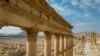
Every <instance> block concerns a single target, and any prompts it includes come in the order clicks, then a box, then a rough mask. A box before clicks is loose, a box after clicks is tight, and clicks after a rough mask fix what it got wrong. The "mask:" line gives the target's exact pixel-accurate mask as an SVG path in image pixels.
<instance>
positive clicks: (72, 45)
mask: <svg viewBox="0 0 100 56" xmlns="http://www.w3.org/2000/svg"><path fill="white" fill-rule="evenodd" d="M73 47H74V45H73V36H71V56H73Z"/></svg>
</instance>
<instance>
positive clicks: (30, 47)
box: [26, 29, 38, 56]
mask: <svg viewBox="0 0 100 56" xmlns="http://www.w3.org/2000/svg"><path fill="white" fill-rule="evenodd" d="M26 33H27V46H26V56H36V54H37V53H36V52H37V33H38V32H37V31H35V30H33V29H26Z"/></svg>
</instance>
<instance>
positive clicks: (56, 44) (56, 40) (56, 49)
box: [54, 34, 60, 56]
mask: <svg viewBox="0 0 100 56" xmlns="http://www.w3.org/2000/svg"><path fill="white" fill-rule="evenodd" d="M54 36H55V38H54V56H59V38H60V36H59V34H54Z"/></svg>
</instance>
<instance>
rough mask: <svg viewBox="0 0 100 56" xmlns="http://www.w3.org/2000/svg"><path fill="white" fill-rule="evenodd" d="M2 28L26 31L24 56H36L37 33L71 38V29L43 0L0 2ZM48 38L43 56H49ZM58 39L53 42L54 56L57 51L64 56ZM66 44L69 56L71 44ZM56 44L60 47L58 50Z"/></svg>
mask: <svg viewBox="0 0 100 56" xmlns="http://www.w3.org/2000/svg"><path fill="white" fill-rule="evenodd" d="M3 26H17V27H20V28H21V29H22V30H24V31H26V33H27V42H26V43H27V47H26V49H27V50H26V56H37V55H36V53H37V48H36V47H37V33H38V32H39V31H43V32H45V31H47V32H50V33H52V34H58V35H68V36H72V31H71V30H72V28H73V26H72V25H71V24H70V23H68V22H67V21H65V20H64V19H63V18H62V17H61V16H60V15H59V14H58V13H57V12H56V11H55V10H54V9H53V8H52V7H51V6H49V5H48V3H47V2H46V1H45V0H0V28H2V27H3ZM46 36H48V35H46ZM50 36H51V35H49V36H48V37H47V38H46V39H45V49H44V51H45V53H44V55H45V56H51V55H50V50H51V46H50V45H51V44H50V43H51V42H50V41H51V38H50ZM48 38H49V40H48ZM68 38H70V37H68ZM58 39H59V37H57V36H56V38H55V40H54V42H55V43H54V44H55V46H54V56H58V55H59V51H61V52H60V53H61V54H62V56H64V41H63V39H62V38H60V39H59V40H61V41H60V42H59V41H58ZM67 42H68V51H67V52H69V53H67V54H68V55H70V53H71V51H70V48H69V47H70V46H71V42H70V41H69V40H68V41H67ZM58 44H60V45H61V46H60V50H59V49H58ZM49 46H50V48H49Z"/></svg>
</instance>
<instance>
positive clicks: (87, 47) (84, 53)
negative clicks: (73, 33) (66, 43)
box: [75, 42, 97, 56]
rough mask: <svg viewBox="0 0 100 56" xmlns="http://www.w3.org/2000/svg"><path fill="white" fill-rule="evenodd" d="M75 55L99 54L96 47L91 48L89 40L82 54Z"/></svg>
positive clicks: (94, 55)
mask: <svg viewBox="0 0 100 56" xmlns="http://www.w3.org/2000/svg"><path fill="white" fill-rule="evenodd" d="M75 56H97V55H96V52H95V50H94V49H91V48H90V45H89V43H88V42H86V43H85V44H84V48H83V52H82V53H81V54H76V55H75Z"/></svg>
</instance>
